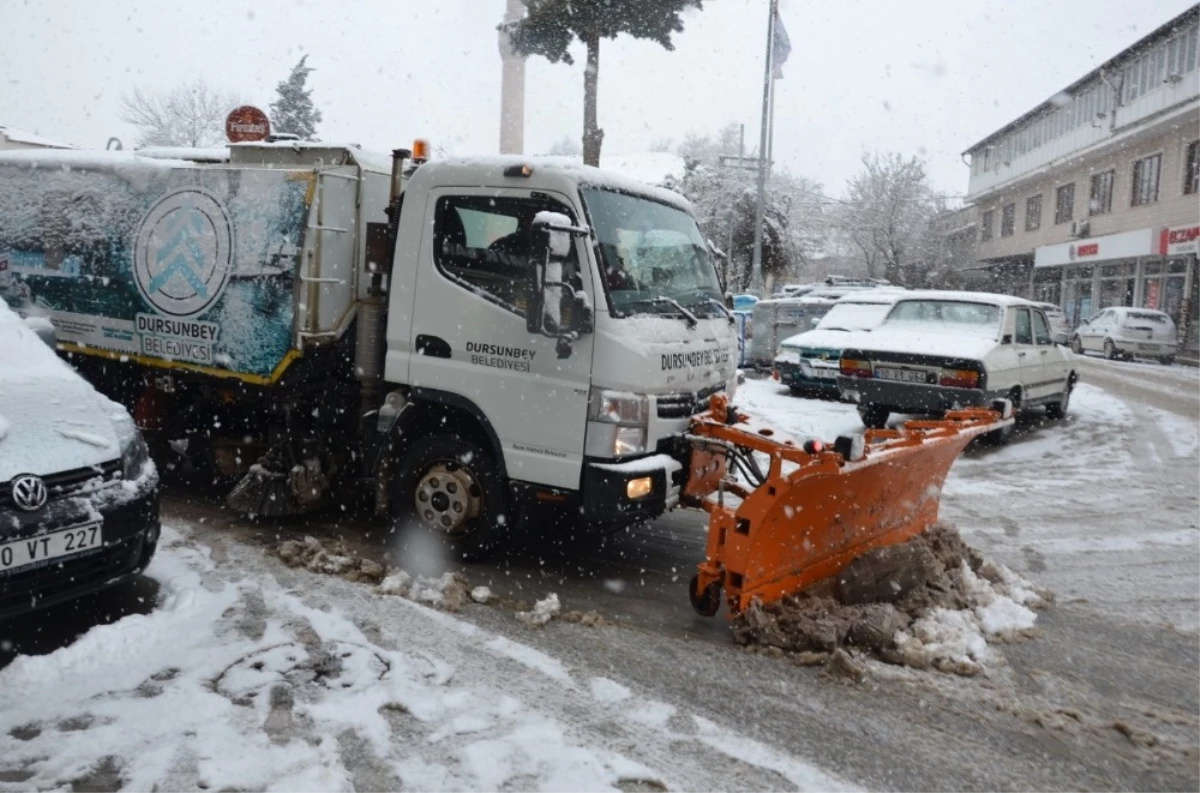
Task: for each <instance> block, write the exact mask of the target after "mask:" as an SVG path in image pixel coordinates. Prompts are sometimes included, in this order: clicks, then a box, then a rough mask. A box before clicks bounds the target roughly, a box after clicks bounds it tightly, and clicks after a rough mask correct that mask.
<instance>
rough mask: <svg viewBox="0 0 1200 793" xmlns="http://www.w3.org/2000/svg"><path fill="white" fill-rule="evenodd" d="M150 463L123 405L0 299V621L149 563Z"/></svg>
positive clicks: (153, 511) (153, 515)
mask: <svg viewBox="0 0 1200 793" xmlns="http://www.w3.org/2000/svg"><path fill="white" fill-rule="evenodd" d="M158 533H159V515H158V474H157V472H156V470H155V468H154V463H153V462H152V461H151V460H150V457H149V454H148V452H147V449H146V444H145V442H144V441H143V440H142V437H141V434H140V433H139V432H138V429H137V427H136V426H135V425H134V423H133V420H132V419H131V418H130V417H129V414H128V413H127V412H126V411H125V408H123V407H122V406H121V405H118V404H117V403H115V402H112V401H110V400H108V399H106V398H105V397H103V396H101V395H100V394H99V393H97V392H96V391H95V389H93V388H92V387H91V386H90V385H88V383H87V382H85V381H84V380H83V378H81V377H80V376H79V375H77V374H76V373H75V371H74V370H73V369H71V367H70V366H68V365H67V364H66V363H65V362H63V361H62V360H60V359H59V358H58V356H57V355H55V353H54V351H53V350H51V349H50V347H48V346H47V345H46V343H45V341H44V340H43V339H42V338H39V335H38V333H37V332H36V331H35V329H34V327H31V326H30V324H27V323H26V322H25V321H24V320H22V319H21V318H20V317H19V316H17V314H16V313H15V312H13V311H12V310H11V309H9V308H8V306H7V305H6V304H5V303H4V301H2V300H0V620H4V619H8V618H10V617H14V616H16V615H18V614H22V613H25V612H28V611H32V610H34V609H37V608H41V607H43V606H49V605H52V604H54V603H59V602H62V601H66V600H71V599H74V598H78V597H80V596H82V595H87V594H90V593H92V592H96V591H98V590H101V589H104V588H107V587H110V586H114V585H116V584H119V583H121V582H123V581H125V580H127V579H129V578H132V577H133V576H135V575H137V574H138V573H140V572H141V571H142V570H144V569H145V567H146V565H147V564H149V563H150V558H151V557H152V556H153V555H154V549H155V545H156V544H157V542H158Z"/></svg>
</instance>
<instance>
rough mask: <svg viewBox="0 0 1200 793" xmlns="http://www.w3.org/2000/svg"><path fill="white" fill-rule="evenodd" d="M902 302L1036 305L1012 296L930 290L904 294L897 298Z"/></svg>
mask: <svg viewBox="0 0 1200 793" xmlns="http://www.w3.org/2000/svg"><path fill="white" fill-rule="evenodd" d="M901 300H957V301H959V302H962V303H989V304H991V305H993V306H1032V305H1034V304H1033V303H1031V302H1030V301H1028V300H1026V299H1025V298H1023V297H1014V296H1012V295H998V294H994V293H992V292H957V291H951V290H938V289H929V290H926V291H922V292H909V293H906V294H902V295H899V296H898V297H897V302H899V301H901Z"/></svg>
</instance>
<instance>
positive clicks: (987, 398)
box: [838, 292, 1079, 442]
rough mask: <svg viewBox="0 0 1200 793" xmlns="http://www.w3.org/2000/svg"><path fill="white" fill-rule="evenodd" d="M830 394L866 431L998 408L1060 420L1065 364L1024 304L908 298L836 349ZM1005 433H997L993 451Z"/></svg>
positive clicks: (939, 295) (1002, 298) (1066, 357)
mask: <svg viewBox="0 0 1200 793" xmlns="http://www.w3.org/2000/svg"><path fill="white" fill-rule="evenodd" d="M840 370H841V375H840V376H839V377H838V390H839V391H840V392H841V395H842V397H843V398H845V399H849V400H850V401H853V402H857V403H858V412H859V415H860V416H861V417H862V420H863V423H864V424H866V425H867V426H868V427H883V426H885V425H886V423H887V420H888V416H889V415H890V414H891V413H940V412H942V411H945V410H949V409H952V408H956V407H970V406H979V407H987V406H989V405H992V404H993V403H994V402H995V401H996V400H998V399H1007V400H1009V401H1010V402H1011V403H1012V406H1013V409H1014V411H1020V410H1024V409H1027V408H1029V407H1032V406H1035V405H1040V406H1044V407H1045V408H1046V412H1047V414H1048V415H1049V416H1050V417H1051V418H1061V417H1062V416H1064V415H1065V414H1066V412H1067V404H1068V402H1069V401H1070V399H1071V392H1072V390H1073V389H1074V388H1075V384H1076V382H1078V379H1079V376H1078V373H1077V372H1076V371H1075V358H1074V356H1073V355H1072V354H1071V352H1070V350H1068V349H1067V348H1066V347H1064V346H1062V345H1060V344H1055V343H1054V340H1053V337H1052V336H1051V335H1050V323H1049V321H1047V319H1046V315H1045V312H1043V311H1042V309H1040V308H1038V307H1037V306H1035V305H1034V304H1032V303H1030V302H1029V301H1027V300H1023V299H1021V298H1018V297H1010V296H1007V295H992V294H986V293H982V292H913V293H911V294H908V295H905V296H903V297H901V298H900V299H898V300H897V301H896V304H895V305H894V306H893V307H892V310H891V311H890V312H888V315H887V318H886V319H884V321H883V324H881V325H880V326H879V327H878V328H876V329H875V330H874V331H872V332H870V333H860V334H855V336H854V338H853V339H851V340H848V341H847V342H846V347H845V348H844V349H843V350H842V357H841V361H840ZM1011 430H1012V425H1011V424H1010V425H1009V426H1008V427H1006V428H1004V429H1002V430H997V431H996V433H993V436H994V437H991V438H989V440H991V441H993V442H1003V441H1004V440H1006V439H1007V437H1008V435H1009V433H1010V432H1011Z"/></svg>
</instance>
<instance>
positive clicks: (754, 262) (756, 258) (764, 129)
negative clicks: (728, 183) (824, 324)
mask: <svg viewBox="0 0 1200 793" xmlns="http://www.w3.org/2000/svg"><path fill="white" fill-rule="evenodd" d="M769 5H770V11H769V13H768V14H767V58H766V67H765V68H764V69H763V105H762V125H761V126H760V127H759V143H758V202H757V203H756V204H755V207H754V255H753V258H751V260H750V277H751V279H753V278H755V277H756V276H758V275H761V274H762V252H763V251H762V249H763V214H764V213H763V203H764V201H765V200H766V194H767V162H766V160H767V145H768V126H769V121H768V118H769V114H770V109H771V75H772V72H771V50H772V47H773V45H774V38H775V14H776V12H777V10H778V6H779V0H771V2H770V4H769ZM765 297H770V295H765Z"/></svg>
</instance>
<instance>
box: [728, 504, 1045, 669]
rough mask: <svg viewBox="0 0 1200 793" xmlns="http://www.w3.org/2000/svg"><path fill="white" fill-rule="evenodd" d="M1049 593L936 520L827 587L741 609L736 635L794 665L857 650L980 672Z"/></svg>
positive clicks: (1028, 624)
mask: <svg viewBox="0 0 1200 793" xmlns="http://www.w3.org/2000/svg"><path fill="white" fill-rule="evenodd" d="M1050 600H1051V595H1050V594H1049V593H1048V592H1046V591H1044V590H1040V589H1038V588H1037V587H1036V586H1034V585H1033V584H1032V583H1030V582H1029V581H1027V580H1026V579H1024V578H1022V577H1021V576H1019V575H1017V574H1016V573H1014V572H1013V571H1012V570H1010V569H1009V568H1007V567H1005V566H1003V565H999V564H995V563H993V562H990V561H987V560H984V559H983V558H982V557H980V556H979V554H977V553H976V552H975V551H974V550H972V549H971V548H969V547H968V546H967V545H966V544H965V543H964V542H963V541H962V539H961V538H960V537H959V535H958V533H957V532H956V531H954V530H953V529H950V528H948V527H945V526H935V527H933V528H932V529H930V530H929V531H928V532H926V533H925V534H922V535H920V536H918V537H916V538H914V539H913V540H911V541H909V542H908V543H905V544H904V545H901V546H890V547H887V548H879V549H876V550H874V551H872V552H870V553H869V554H866V555H864V556H863V557H861V558H860V559H859V560H856V561H855V562H854V563H853V564H852V565H850V566H849V567H847V568H846V569H845V570H843V571H842V572H841V573H839V574H838V576H837V578H836V580H835V581H832V582H829V585H828V586H827V587H826V588H825V589H824V590H821V591H817V592H810V593H806V594H803V595H799V596H796V597H792V598H787V599H785V600H784V601H782V602H780V603H773V604H768V605H762V604H759V603H758V602H757V601H756V602H755V603H754V604H752V605H751V607H750V608H749V609H747V610H746V611H745V612H744V613H743V614H742V615H741V616H739V617H738V619H737V621H736V623H735V625H734V639H735V641H737V642H738V643H739V644H742V645H746V646H747V648H748V649H751V650H761V651H765V652H768V654H771V655H776V656H780V655H783V654H785V653H787V654H790V657H791V658H792V660H793V661H794V662H795V663H797V664H813V663H826V662H830V661H831V660H833V656H834V655H835V654H837V653H838V652H839V651H841V652H842V653H843V654H844V651H845V649H853V650H857V651H860V652H865V653H869V654H871V655H873V656H875V657H877V658H879V659H881V660H883V661H887V662H889V663H896V664H903V665H905V666H911V667H915V668H918V669H936V670H938V671H942V672H950V673H954V674H960V675H978V674H982V673H984V672H985V671H986V668H987V667H988V666H989V665H991V664H993V663H995V661H996V660H997V659H996V657H995V656H994V654H993V651H992V649H991V647H990V646H989V642H995V641H1005V640H1011V639H1014V638H1019V637H1022V636H1026V635H1028V634H1029V632H1030V631H1031V630H1032V629H1033V627H1034V624H1035V622H1036V620H1037V614H1036V613H1035V610H1036V609H1042V608H1045V607H1046V606H1047V605H1048V603H1049V602H1050ZM839 657H840V656H839ZM842 660H843V661H845V660H846V659H844V658H843V659H842Z"/></svg>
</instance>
